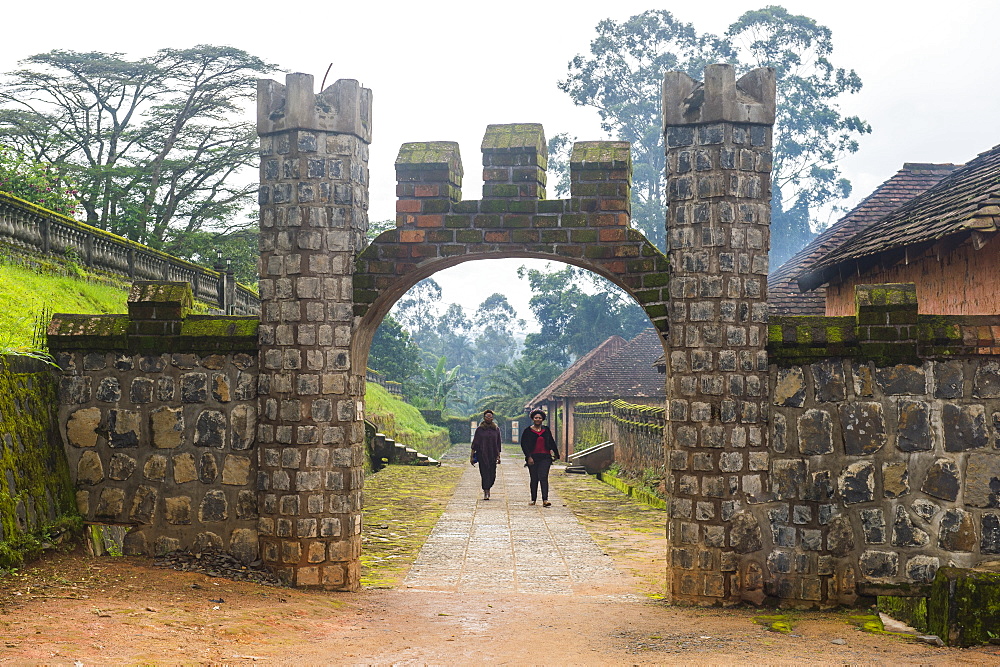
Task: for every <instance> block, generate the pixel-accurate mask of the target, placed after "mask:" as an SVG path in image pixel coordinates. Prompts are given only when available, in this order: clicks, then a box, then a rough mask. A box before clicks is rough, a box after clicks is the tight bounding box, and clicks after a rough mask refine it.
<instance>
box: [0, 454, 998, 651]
mask: <svg viewBox="0 0 1000 667" xmlns="http://www.w3.org/2000/svg"><path fill="white" fill-rule="evenodd" d="M401 474H412V475H414V477H413V478H412V479H411V480H410V482H411V483H412V484H414V485H419V484H421V482H426V481H427V480H429V479H433V476H434V475H435V474H436V473H435V472H434V471H428V470H421V471H414V472H412V473H409V472H405V473H401ZM444 474H445V475H448V474H450V475H451V480H452V481H450V482H446V483H445V482H442V483H441V484H438V485H437V487H436V488H438V489H439V493H440V494H450V495H447V496H445V497H443V498H437V499H436V500H435V499H434V498H430V497H428V498H425V499H424V500H423V501H422V502H423V503H424V505H423V507H424V509H423V516H425V517H427V519H426V520H425V521H424V524H427V525H423V527H421V526H420V525H418V524H419V523H420V522H416V521H411V522H410V524H412V525H409V527H408V528H407V530H409V531H410V532H411V533H412V534H416V535H418V537H417V538H414V539H411V540H410V541H411V542H413V541H420V540H421V539H423V538H422V537H419V534H420V532H421V531H423V535H426V534H427V533H428V532H429V531H430V529H431V528H432V527H433V525H434V523H435V520H436V516H437V515H439V514H440V513H441V512H442V511H444V512H445V515H446V516H447V509H446V506H447V503H446V502H445V501H447V500H449V498H450V499H454V498H459V499H460V501H461V502H462V503H468V502H469V500H468V499H466V498H462V497H461V488H462V484H461V483H459V484H458V488H457V489H455V488H454V480H455V478H456V477H457V475H456V474H455V472H454V470H453V471H452V472H451V473H448V472H445V473H444ZM512 474H513V473H512ZM421 476H422V477H421ZM554 481H556V482H558V483H557V485H556V488H555V490H554V494H553V496H554V499H555V498H558V499H557V500H556V504H558V505H562V504H564V503H565V505H566V506H567V508H566V509H564V510H561V511H566V512H568V511H569V510H572V511H573V512H574V514H575V516H576V517H577V518H578V519H579V521H580V524H581V525H582V526H583V528H584V529H586V531H587V532H589V533H590V534H591V535H592V536H593V537H594V540H595V544H596V547H595V549H596V551H595V554H596V555H595V558H596V559H603V558H607V559H608V562H611V563H613V565H614V568H615V570H614V571H615V572H616V573H617V574H615V575H614V576H611V577H608V578H605V579H603V580H602V581H603V583H600V584H599V585H598V584H594V585H590V586H587V587H580V586H577V585H576V584H573V583H572V581H571V579H566V580H564V582H569V585H568V587H567V588H566V589H565V590H563V591H562V592H552V591H553V590H556V588H554V587H548V588H546V589H544V590H541V591H535V592H533V591H531V590H528V589H526V588H525V587H523V586H521V587H519V586H514V585H511V586H506V587H505V586H488V587H487V588H491V589H492V590H490V591H489V592H477V591H476V589H475V586H474V585H466V586H462V585H460V583H458V581H457V580H456V582H455V583H453V584H447V583H440V582H439V585H437V586H433V585H426V584H427V583H428V580H427V579H426V578H425V579H420V580H418V579H417V578H416V577H415V576H414V577H413V578H409V579H407V578H404V577H405V576H406V575H408V574H409V573H411V572H413V573H416V572H417V569H416V568H413V569H411V567H410V565H409V563H403V564H401V563H400V561H405V560H407V558H409V559H410V561H412V559H413V556H415V551H416V550H415V549H411V550H410V551H409V552H406V551H405V549H404V550H403V551H401V552H400V553H401V554H402V555H400V556H399V557H398V558H388V557H385V558H383V559H382V561H387V560H388V561H392V567H393V568H395V569H394V570H392V571H393V572H394V573H395V574H394V575H393V576H390V577H380V576H378V573H372V572H369V573H368V577H369V580H377V581H379V582H380V583H379V585H380V586H387V585H392V586H394V587H393V588H366V589H365V590H363V591H362V592H360V593H356V594H347V593H325V592H307V591H299V590H291V589H285V588H276V587H270V586H262V585H258V584H250V583H242V582H236V581H231V580H228V579H222V578H213V577H209V576H206V575H204V574H196V573H190V572H175V571H172V570H169V569H164V568H160V567H155V566H153V565H152V563H151V561H149V560H148V559H137V558H104V559H94V558H90V557H88V556H86V555H85V554H83V553H82V552H79V551H78V552H75V553H73V554H55V555H50V556H48V557H46V558H45V559H44V560H42V561H41V562H39V563H36V564H34V565H32V566H29V567H27V568H24V569H22V570H20V571H18V572H16V573H15V574H13V575H10V576H7V577H5V578H4V579H2V580H0V584H2V590H0V664H66V665H70V664H83V665H90V664H177V663H187V664H191V663H213V664H249V663H255V662H259V663H291V662H308V663H320V664H345V665H369V664H401V665H423V664H447V665H452V664H475V663H490V664H512V665H525V664H578V665H580V664H583V665H589V664H594V665H597V664H636V665H639V664H663V663H672V662H684V663H691V662H697V663H715V664H732V663H761V662H767V663H774V664H792V663H794V664H832V663H839V664H858V663H867V664H884V663H892V664H961V663H968V664H978V665H983V664H1000V648H998V647H982V648H976V649H965V650H963V649H948V648H935V647H932V646H928V645H925V644H917V643H912V642H907V641H903V640H900V639H898V638H896V637H892V636H879V635H872V634H866V633H862V632H861V631H860V630H858V629H857V628H856V627H855V626H854V625H852V624H851V623H849V622H848V613H847V612H843V613H840V612H838V613H805V612H803V613H799V614H796V615H794V616H792V617H791V618H792V622H793V624H794V628H793V631H792V634H790V635H781V634H777V633H774V632H770V631H769V630H767V629H766V628H765V627H763V626H761V625H759V624H757V623H755V622H754V617H755V616H756V615H758V614H760V613H761V611H759V610H752V609H734V610H721V609H693V608H677V607H670V606H668V605H666V604H665V603H664V602H663V601H662V600H660V599H657V598H658V597H659V596H658V594H657V593H658V590H662V572H663V565H664V563H663V556H662V554H663V553H664V551H663V543H662V539H663V538H662V528H661V527H660V526H662V523H661V522H662V513H659V512H658V511H656V510H651V509H649V508H645V507H644V506H638V505H635V504H633V503H632V502H631V501H630V500H628V499H627V498H625V497H624V496H621V495H620V494H618V493H617V492H616V491H613V490H611V489H609V488H607V487H604V486H603V485H600V483H598V482H595V481H594V480H591V479H587V478H579V477H572V478H561V477H558V476H556V479H555V480H554ZM423 486H424V487H425V488H430V487H431V486H434V485H433V484H426V483H425V484H424V485H423ZM510 489H511V491H510V493H511V495H512V496H513V494H515V493H519V491H517V490H516V484H514V483H512V484H511V486H510ZM378 494H382V495H381V496H380V495H378ZM395 495H399V496H400V498H402V497H403V496H404V495H405V494H402V495H400V494H394V493H393V492H392V490H391V489H390V490H381V491H379V490H378V485H375V484H372V485H371V488H370V489H369V488H366V497H367V500H368V504H369V506H370V507H372V508H376V507H377V508H379V509H380V510H381V511H382V512H386V511H387V508H391V506H392V504H393V503H394V502H401V501H400V500H399V499H398V498H395V497H394V496H395ZM431 495H433V494H431ZM406 502H407V503H410V505H409V506H408V507H409V510H408V511H409V512H410V514H414V513H415V511H414V505H413V502H414V501H413V500H412V499H411V498H409V496H406ZM489 502H496V501H494V500H491V501H489ZM505 502H510V503H511V504H512V505H513V504H514V503H517V504H518V505H520V503H522V502H523V499H522V498H514V497H511V498H509V499H508V500H507V501H505ZM472 503H473V505H474V506H475V507H476V508H477V511H472V509H471V507H470V510H469V512H468V514H469V516H470V517H472V516H474V515H475V514H477V513H479V510H478V508H479V507H481V503H482V501H478V500H473V501H472ZM497 504H499V503H497ZM557 509H558V508H557ZM490 511H491V512H493V511H494V510H490ZM518 512H520V510H518ZM416 514H419V512H416ZM515 514H517V513H514V514H512V515H511V516H514V515H515ZM398 515H399V516H404V515H407V514H406V512H404V511H402V510H400V512H399V514H398ZM384 516H393V513H392V512H391V511H388V514H384ZM471 520H472V519H471V518H470V521H471ZM491 521H492V519H491ZM382 525H388V524H382ZM490 525H492V524H490ZM512 525H514V526H515V528H516V525H517V522H516V521H515V522H514V523H513V524H512ZM394 529H396V530H397V531H398V530H402V529H400V528H399V527H395V528H394ZM381 530H382V533H379V534H384V533H385V532H386V529H385V528H383V529H381ZM489 530H490V531H492V530H494V528H489ZM471 534H472V532H470V535H471ZM515 535H516V530H515ZM431 539H433V535H432V538H431ZM513 539H514V540H516V539H517V537H516V536H515V537H514V538H513ZM398 541H400V542H401V543H402V542H406V540H405V539H404V536H400V537H399V539H398ZM515 548H517V547H515ZM521 548H522V549H523V548H525V547H524V546H523V545H522V546H521ZM406 553H410V554H411V555H410V556H406ZM445 556H446V557H447V554H445ZM456 559H457V556H456ZM380 562H381V561H380ZM418 562H419V561H418ZM368 567H369V569H371V568H372V567H378V565H375V566H372V565H369V566H368ZM387 567H388V566H387ZM511 571H512V572H513V573H514V574H513V576H515V577H516V576H517V568H516V567H515V568H513V569H512V570H511ZM424 572H425V573H426V572H427V570H426V569H425V570H424ZM557 574H558V573H557ZM557 574H556V575H553V576H557ZM568 576H570V577H571V576H572V575H568ZM407 581H409V582H410V583H407ZM420 582H423V583H420ZM431 583H433V582H431ZM467 583H474V581H473V580H472V579H470V580H468V582H467ZM583 588H586V591H585V592H582V591H583ZM571 589H574V590H571ZM851 613H856V612H851Z"/></svg>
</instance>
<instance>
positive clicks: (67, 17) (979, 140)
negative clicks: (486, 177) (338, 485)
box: [0, 0, 1000, 316]
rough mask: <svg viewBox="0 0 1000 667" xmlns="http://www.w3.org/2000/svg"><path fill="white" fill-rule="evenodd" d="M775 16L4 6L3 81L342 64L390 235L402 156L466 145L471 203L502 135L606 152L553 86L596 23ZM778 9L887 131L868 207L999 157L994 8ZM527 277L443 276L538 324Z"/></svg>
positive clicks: (876, 3) (491, 272)
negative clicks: (800, 23) (119, 60)
mask: <svg viewBox="0 0 1000 667" xmlns="http://www.w3.org/2000/svg"><path fill="white" fill-rule="evenodd" d="M766 4H768V3H767V2H744V1H740V2H735V1H732V0H714V1H712V2H685V3H681V2H635V1H633V0H618V1H617V2H612V3H609V2H593V1H590V0H578V1H576V2H566V1H560V2H550V1H548V0H535V1H533V2H525V1H522V0H508V1H507V2H503V3H475V2H469V1H468V0H463V1H461V2H434V1H433V0H424V1H422V2H412V3H405V4H403V3H400V2H383V1H382V0H369V1H368V2H349V3H348V2H340V1H336V0H335V1H329V0H328V1H326V2H310V1H309V0H301V1H299V2H295V3H292V4H289V5H284V4H283V3H274V4H271V3H267V4H251V3H229V2H222V3H220V2H203V1H202V2H192V1H190V0H175V1H173V2H165V3H155V4H154V3H149V4H144V5H142V6H140V5H138V4H137V3H134V2H128V3H124V2H116V1H106V2H101V3H90V4H81V3H79V2H72V3H70V2H66V1H64V0H54V1H50V2H45V3H43V4H39V5H35V4H33V3H23V2H19V3H16V4H15V3H7V5H6V6H5V7H4V25H5V27H6V28H7V30H6V35H5V38H4V39H3V40H2V41H0V71H4V72H6V71H10V70H12V69H14V68H15V67H16V66H17V61H18V60H19V59H21V58H24V57H26V56H28V55H32V54H35V53H42V52H45V51H49V50H51V49H68V50H76V51H105V52H122V53H125V54H128V55H130V56H135V57H138V56H142V55H146V54H149V53H152V52H153V51H155V50H156V49H158V48H162V47H178V48H180V47H187V46H193V45H195V44H201V43H208V44H228V45H232V46H236V47H239V48H242V49H245V50H247V51H249V52H251V53H253V54H255V55H258V56H260V57H262V58H264V59H266V60H269V61H271V62H274V63H276V64H278V65H279V66H280V67H281V68H282V71H283V72H287V71H300V72H307V73H311V74H313V75H315V77H316V81H317V85H318V83H319V80H320V79H322V77H323V73H324V71H325V70H326V68H327V66H328V65H329V64H330V63H331V62H332V63H333V67H332V69H331V71H330V77H329V81H333V80H336V79H337V78H352V79H358V80H360V81H361V82H362V83H363V84H364V85H365V86H367V87H369V88H371V89H372V91H373V94H374V112H373V116H374V131H373V135H374V136H373V138H374V141H373V144H372V147H371V162H370V165H369V166H370V169H371V209H370V216H371V218H372V219H373V220H379V219H385V218H391V217H394V191H395V174H394V169H393V161H394V159H395V156H396V153H397V151H398V149H399V146H400V144H401V143H403V142H407V141H433V140H448V141H458V142H459V143H460V145H461V150H462V153H463V158H464V164H465V172H466V176H465V184H464V188H463V191H464V195H465V197H466V198H468V199H475V198H478V197H479V196H480V191H481V185H482V184H481V173H480V167H479V165H481V161H480V154H479V144H480V141H481V140H482V135H483V132H484V130H485V129H486V126H487V125H488V124H490V123H514V122H540V123H542V124H543V125H544V126H545V131H546V135H547V136H552V135H554V134H556V133H559V132H564V131H566V132H570V133H572V134H575V135H577V136H579V137H580V138H581V139H602V138H605V137H604V136H603V133H602V132H601V130H600V126H599V124H598V117H597V114H596V112H594V111H592V110H590V109H583V108H579V107H574V106H573V105H572V103H571V102H570V100H569V97H568V96H567V95H566V94H565V93H562V92H561V91H559V90H558V88H557V87H556V82H557V81H558V80H559V79H560V78H562V77H564V76H565V74H566V65H567V62H568V61H569V59H570V58H572V57H573V56H574V55H575V54H577V53H581V52H585V51H586V50H587V48H588V45H589V42H590V40H591V39H592V38H593V36H594V26H595V25H596V24H597V23H598V22H599V21H600V20H602V19H605V18H614V19H617V20H621V19H625V18H628V17H629V16H631V15H633V14H637V13H639V12H642V11H644V10H647V9H661V8H662V9H668V10H670V11H671V12H673V13H674V15H675V16H676V17H677V18H678V19H680V20H684V21H690V22H692V23H694V24H695V26H696V27H697V28H698V29H700V30H703V31H704V30H708V31H713V32H722V31H723V30H725V28H726V26H728V25H729V23H731V22H732V21H733V20H735V19H736V18H737V17H738V16H739V15H740V14H741V13H742V12H744V11H746V10H748V9H758V8H760V7H763V6H765V5H766ZM780 4H783V6H785V7H786V8H787V9H789V10H790V11H792V12H794V13H800V14H805V15H807V16H810V17H812V18H814V19H816V20H817V21H818V22H820V23H821V24H824V25H826V26H828V27H830V28H831V29H832V30H833V36H834V45H835V50H834V55H833V58H832V61H833V63H834V64H835V65H837V66H839V67H847V68H853V69H855V70H856V71H857V72H858V74H859V75H860V76H861V79H862V80H863V82H864V89H863V90H862V91H861V93H859V94H857V95H853V96H851V97H849V98H847V99H844V100H843V102H842V108H843V110H844V111H845V112H848V113H852V114H858V115H860V116H861V117H863V118H865V119H866V120H868V121H869V122H870V123H871V124H872V126H873V133H872V134H871V135H869V136H867V137H865V138H864V139H862V143H861V150H860V151H859V152H858V153H857V154H856V155H854V156H851V157H850V158H847V159H845V160H844V162H843V164H842V168H843V171H844V172H845V175H846V176H847V177H848V178H849V179H851V181H852V182H853V184H854V192H855V197H854V201H857V200H859V199H860V198H862V197H864V196H865V195H867V194H868V193H869V192H870V191H871V190H872V189H873V188H874V187H875V186H877V185H878V184H879V183H881V182H882V181H884V180H885V179H886V178H888V177H889V176H891V175H892V174H893V173H895V171H896V170H898V169H899V167H900V166H901V165H902V164H903V163H904V162H956V163H961V162H965V161H967V160H968V159H970V158H971V157H973V156H975V155H976V154H977V153H980V152H982V151H984V150H986V149H988V148H991V147H992V146H994V145H996V144H998V143H1000V126H998V125H997V123H996V119H997V117H998V116H1000V114H998V111H1000V58H998V57H997V47H996V45H997V39H996V36H995V34H996V33H995V31H996V27H997V26H998V25H1000V2H998V1H997V0H988V1H987V0H952V2H948V3H941V2H934V3H931V2H924V1H917V2H888V1H884V0H867V1H857V0H839V1H837V2H816V1H814V0H808V1H807V0H788V1H786V2H784V3H780ZM11 5H13V6H11ZM18 26H23V27H18ZM274 78H276V79H278V80H283V78H284V75H283V73H276V74H275V75H274ZM523 262H524V260H507V261H502V260H493V261H489V262H469V263H466V264H462V265H460V266H459V267H455V268H453V269H450V270H449V271H446V272H442V273H440V274H437V275H436V276H435V278H436V279H437V280H438V281H439V282H441V284H442V286H443V287H444V288H445V300H446V301H454V302H458V303H461V304H462V305H464V306H466V307H467V308H473V307H475V305H477V304H478V303H479V302H480V301H481V300H482V299H484V298H485V297H487V296H489V294H491V293H492V292H494V291H496V290H497V285H504V286H505V287H507V290H508V291H507V296H508V298H509V299H510V301H511V303H512V304H514V306H515V307H516V308H517V309H518V311H519V313H520V314H521V315H522V316H527V315H528V312H527V298H528V297H529V296H530V294H528V292H527V286H526V284H524V283H521V282H519V281H518V280H517V278H516V276H513V274H512V272H511V270H512V268H514V267H516V266H517V265H519V264H521V263H523ZM501 267H503V268H501Z"/></svg>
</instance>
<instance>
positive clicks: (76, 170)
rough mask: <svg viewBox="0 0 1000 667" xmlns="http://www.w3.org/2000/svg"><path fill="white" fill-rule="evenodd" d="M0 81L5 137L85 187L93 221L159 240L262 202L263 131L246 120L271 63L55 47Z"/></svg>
mask: <svg viewBox="0 0 1000 667" xmlns="http://www.w3.org/2000/svg"><path fill="white" fill-rule="evenodd" d="M21 65H22V68H21V69H19V70H17V71H15V72H11V73H10V74H9V76H8V83H7V84H6V85H4V86H3V88H2V89H0V138H2V140H3V141H4V142H5V143H6V144H7V145H10V146H13V147H15V148H16V149H17V150H18V151H20V152H21V153H22V154H24V155H28V156H30V157H31V158H32V159H33V160H36V161H39V162H44V163H49V164H53V165H56V166H57V168H58V170H59V172H60V174H63V173H65V174H69V175H70V176H71V177H72V178H73V179H74V181H75V182H77V183H78V184H79V189H80V192H79V199H80V203H81V205H82V207H83V210H84V212H85V213H86V221H87V222H88V223H89V224H92V225H94V226H97V227H100V228H102V229H106V230H108V231H111V232H114V233H116V234H120V235H122V236H125V237H127V238H130V239H132V240H134V241H138V242H140V243H145V244H147V245H150V246H152V247H154V248H160V247H162V246H163V245H164V243H165V242H166V240H167V239H168V237H169V236H170V232H171V231H173V230H182V231H184V232H188V233H190V232H196V231H199V230H203V229H211V228H213V227H215V226H218V225H220V224H221V223H222V222H223V221H228V220H229V219H231V218H232V217H233V216H234V214H236V213H237V212H238V211H240V210H241V209H243V208H245V207H247V206H249V205H251V204H252V202H253V195H254V193H255V192H256V188H257V185H256V182H252V181H250V180H248V179H246V178H245V177H242V176H241V174H240V172H241V171H245V169H249V168H252V167H255V166H256V165H257V161H258V156H257V136H256V129H255V128H254V126H253V124H252V123H249V122H245V121H243V120H242V117H243V115H244V113H243V109H242V107H243V105H244V104H245V103H247V102H249V101H252V100H253V98H254V96H255V94H256V79H257V77H258V75H260V74H265V73H268V72H271V71H273V70H274V66H273V65H271V64H269V63H266V62H264V61H263V60H261V59H259V58H257V57H255V56H252V55H250V54H249V53H246V52H245V51H241V50H240V49H236V48H233V47H226V46H210V45H199V46H195V47H192V48H187V49H172V48H168V49H160V50H159V51H157V52H156V53H155V54H153V55H151V56H147V57H143V58H139V59H137V60H130V59H128V58H126V57H124V56H123V54H120V53H101V52H87V53H79V52H75V51H63V50H54V51H50V52H48V53H42V54H37V55H34V56H30V57H29V58H26V59H25V60H23V61H21Z"/></svg>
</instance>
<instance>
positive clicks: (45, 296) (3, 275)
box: [0, 264, 128, 347]
mask: <svg viewBox="0 0 1000 667" xmlns="http://www.w3.org/2000/svg"><path fill="white" fill-rule="evenodd" d="M127 299H128V292H127V291H126V290H123V289H118V288H115V287H111V286H108V285H98V284H94V283H91V282H87V281H86V280H81V279H79V278H76V277H71V276H58V275H52V274H45V273H39V272H37V271H32V270H31V269H28V268H24V267H22V266H16V265H10V264H0V347H20V346H24V345H30V343H31V338H32V332H33V329H34V326H35V320H36V319H38V318H39V316H40V315H41V313H42V311H43V310H45V309H47V310H48V311H49V312H52V313H94V314H97V313H124V312H127V307H126V300H127Z"/></svg>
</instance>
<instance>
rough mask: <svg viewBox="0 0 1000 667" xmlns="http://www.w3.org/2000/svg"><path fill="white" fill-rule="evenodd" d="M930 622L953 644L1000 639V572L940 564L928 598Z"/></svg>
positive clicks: (973, 643) (980, 642)
mask: <svg viewBox="0 0 1000 667" xmlns="http://www.w3.org/2000/svg"><path fill="white" fill-rule="evenodd" d="M927 626H928V630H929V631H930V632H931V633H932V634H935V635H937V636H938V637H940V638H941V639H943V640H944V641H945V643H946V644H948V645H949V646H975V645H977V644H986V643H989V642H991V641H995V640H997V639H1000V573H996V572H982V571H977V570H969V569H965V568H957V567H942V568H940V569H939V570H938V571H937V574H936V575H935V577H934V582H933V583H932V584H931V595H930V597H929V598H928V600H927Z"/></svg>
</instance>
